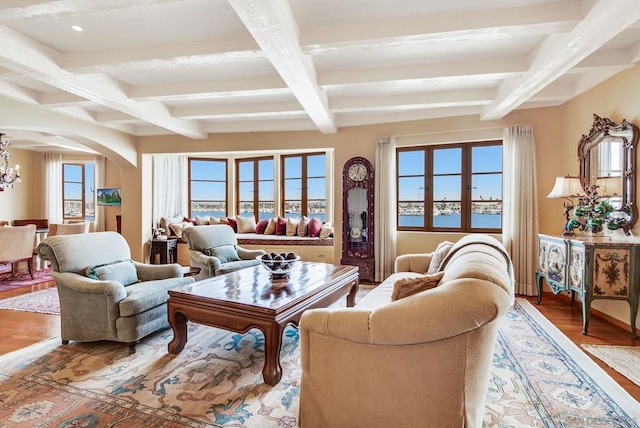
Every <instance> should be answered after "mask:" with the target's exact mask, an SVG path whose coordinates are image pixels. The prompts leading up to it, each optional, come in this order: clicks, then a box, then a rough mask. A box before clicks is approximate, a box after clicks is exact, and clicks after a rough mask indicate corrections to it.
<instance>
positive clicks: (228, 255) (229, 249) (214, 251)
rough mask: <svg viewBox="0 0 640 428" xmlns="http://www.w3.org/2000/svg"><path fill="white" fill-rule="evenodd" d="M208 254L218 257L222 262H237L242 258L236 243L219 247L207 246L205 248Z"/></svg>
mask: <svg viewBox="0 0 640 428" xmlns="http://www.w3.org/2000/svg"><path fill="white" fill-rule="evenodd" d="M204 253H205V254H206V255H207V256H212V257H217V258H218V260H220V263H228V262H237V261H238V260H240V257H239V256H238V251H237V250H236V247H235V245H220V246H219V247H207V248H206V249H205V250H204Z"/></svg>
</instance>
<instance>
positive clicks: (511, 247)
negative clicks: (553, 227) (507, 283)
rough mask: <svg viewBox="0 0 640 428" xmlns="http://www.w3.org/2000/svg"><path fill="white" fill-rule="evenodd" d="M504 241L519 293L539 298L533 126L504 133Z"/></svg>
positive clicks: (521, 126)
mask: <svg viewBox="0 0 640 428" xmlns="http://www.w3.org/2000/svg"><path fill="white" fill-rule="evenodd" d="M503 149H504V158H503V174H504V180H503V181H504V195H503V213H502V215H503V217H502V240H503V243H504V245H505V247H506V249H507V251H508V252H509V254H511V258H512V259H513V268H514V275H515V280H516V290H515V292H516V294H521V295H525V296H535V295H536V294H537V289H536V284H535V271H536V265H537V256H538V250H537V234H538V202H537V198H536V195H537V191H536V183H537V179H536V144H535V139H534V138H533V129H532V128H531V126H530V125H513V126H508V127H506V128H504V131H503Z"/></svg>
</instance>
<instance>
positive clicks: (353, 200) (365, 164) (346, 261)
mask: <svg viewBox="0 0 640 428" xmlns="http://www.w3.org/2000/svg"><path fill="white" fill-rule="evenodd" d="M373 185H374V175H373V167H372V166H371V162H369V161H368V160H367V159H365V158H363V157H355V158H351V159H349V160H348V161H347V162H346V163H345V164H344V168H343V170H342V198H343V199H342V259H341V260H340V263H341V264H343V265H352V266H358V268H359V269H360V280H361V281H367V282H374V280H375V258H374V254H373V242H374V241H373V238H374V230H373V219H374V211H373V198H374V188H373Z"/></svg>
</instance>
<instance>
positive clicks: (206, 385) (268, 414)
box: [0, 300, 640, 428]
mask: <svg viewBox="0 0 640 428" xmlns="http://www.w3.org/2000/svg"><path fill="white" fill-rule="evenodd" d="M536 312H537V311H536V310H535V308H533V307H532V306H531V305H530V304H529V303H528V302H526V301H524V300H518V302H517V303H516V304H515V305H514V308H513V309H512V310H511V311H510V312H509V313H508V315H507V316H506V317H505V318H504V319H503V320H504V321H503V323H502V327H501V329H500V334H499V340H498V345H497V346H496V352H495V356H494V367H493V369H492V376H491V384H490V391H489V395H488V397H487V406H486V416H485V426H486V427H496V426H499V427H554V426H557V427H574V426H575V427H585V426H589V427H594V426H608V427H609V426H616V427H637V426H638V422H637V421H638V418H639V417H640V414H639V413H640V404H639V403H637V402H636V401H635V400H633V399H632V398H631V397H630V396H629V395H628V394H626V393H625V392H624V390H622V389H621V388H620V387H619V386H617V384H615V383H614V382H613V381H612V380H611V378H609V377H608V376H607V375H606V373H604V372H603V371H602V370H601V369H600V368H599V367H598V366H597V365H596V364H595V363H593V362H592V361H591V360H590V359H589V357H588V356H587V355H586V354H584V353H583V352H582V351H580V350H579V349H578V348H577V347H576V346H575V345H573V343H571V342H570V341H568V339H566V337H564V338H563V336H562V335H561V334H559V332H557V331H553V328H552V329H549V327H553V326H550V325H549V323H548V322H547V323H545V322H544V321H545V319H544V318H543V317H542V316H541V315H540V314H539V313H537V314H536ZM188 328H189V340H188V342H187V344H186V346H185V349H184V350H183V351H182V353H180V354H179V355H170V354H168V353H167V344H168V343H169V341H170V340H171V338H172V337H173V334H172V332H171V330H165V331H162V332H158V333H156V334H154V335H152V336H150V337H149V338H147V339H145V340H143V341H142V342H141V343H140V344H139V345H138V346H137V352H136V353H135V354H133V355H129V354H128V352H127V347H126V345H123V344H115V343H107V342H99V343H90V344H88V343H85V344H83V343H75V342H72V343H71V344H70V345H66V346H65V345H61V344H60V339H59V338H53V339H50V340H48V341H45V342H41V343H39V344H36V345H33V346H30V347H28V348H25V349H23V350H20V351H17V352H15V353H12V354H8V355H6V356H4V357H0V379H2V381H0V420H1V421H3V423H4V425H3V426H7V427H18V426H21V427H22V426H83V427H98V426H111V427H130V426H135V427H205V426H207V427H261V428H262V427H294V426H296V425H297V414H298V394H299V388H300V360H299V350H298V345H299V343H298V340H299V336H298V330H297V329H296V328H294V327H289V328H287V329H286V330H285V334H284V339H283V344H282V355H281V360H282V361H281V362H282V368H283V377H282V380H281V382H280V383H279V384H278V385H276V386H274V387H270V386H268V385H265V384H264V383H263V382H262V376H261V371H262V366H263V363H264V337H263V335H262V333H260V332H259V331H257V330H250V331H249V332H247V333H246V334H236V333H230V332H226V331H223V330H219V329H216V328H212V327H205V326H200V325H194V324H192V323H189V327H188ZM567 342H568V343H567ZM425 387H428V384H425ZM363 394H366V391H363ZM363 399H364V397H363Z"/></svg>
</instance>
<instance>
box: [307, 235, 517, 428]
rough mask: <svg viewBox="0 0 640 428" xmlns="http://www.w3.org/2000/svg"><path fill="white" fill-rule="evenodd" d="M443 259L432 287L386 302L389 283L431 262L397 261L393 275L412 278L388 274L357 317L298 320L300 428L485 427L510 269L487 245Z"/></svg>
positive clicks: (324, 313)
mask: <svg viewBox="0 0 640 428" xmlns="http://www.w3.org/2000/svg"><path fill="white" fill-rule="evenodd" d="M449 254H450V256H447V258H445V262H446V265H444V276H443V277H442V279H441V280H440V284H439V285H438V286H437V287H436V288H432V289H429V290H426V291H422V292H419V293H417V294H414V295H412V296H409V297H405V298H403V299H400V300H395V301H393V302H392V301H391V294H392V291H393V287H394V283H395V281H396V280H398V279H400V278H415V277H420V276H424V273H425V271H426V268H427V267H428V266H429V262H430V259H431V255H430V254H424V255H411V256H401V259H400V260H398V263H397V265H396V266H401V267H405V268H409V267H411V268H412V269H416V270H417V271H415V272H396V273H394V274H393V275H391V276H390V277H389V278H388V279H387V280H385V281H384V282H383V283H382V284H380V285H378V286H377V287H376V288H374V289H373V290H372V291H371V292H369V293H368V294H367V295H366V296H365V297H364V298H363V299H362V300H361V301H360V302H358V304H357V305H356V306H355V307H354V308H328V309H313V310H309V311H306V312H305V313H304V314H303V315H302V318H301V320H300V354H301V355H300V358H301V363H302V379H301V389H300V426H301V427H302V428H310V427H323V428H327V427H347V426H348V427H351V428H358V427H363V428H364V427H366V428H375V427H385V428H386V427H391V426H393V427H422V428H428V427H438V428H439V427H472V428H473V427H477V428H480V427H481V426H482V419H483V414H484V400H485V397H486V395H487V390H488V387H489V377H490V374H491V364H492V359H493V354H494V350H495V342H496V335H497V331H498V326H499V320H500V318H501V317H502V315H504V314H505V313H506V312H507V310H508V309H509V307H510V306H511V302H512V300H513V275H512V266H511V262H510V259H509V256H508V254H507V253H506V251H505V250H504V248H503V247H502V245H501V244H500V243H499V242H498V241H496V240H494V239H492V238H490V237H488V236H486V237H482V238H480V237H470V238H467V239H465V238H463V239H462V240H460V241H459V242H458V243H456V244H455V245H454V247H453V248H452V249H451V251H450V253H449ZM445 262H443V264H444V263H445ZM441 269H442V268H441Z"/></svg>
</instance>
